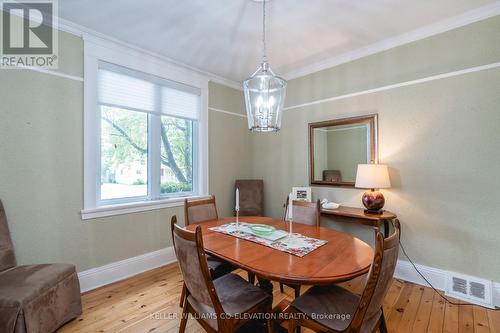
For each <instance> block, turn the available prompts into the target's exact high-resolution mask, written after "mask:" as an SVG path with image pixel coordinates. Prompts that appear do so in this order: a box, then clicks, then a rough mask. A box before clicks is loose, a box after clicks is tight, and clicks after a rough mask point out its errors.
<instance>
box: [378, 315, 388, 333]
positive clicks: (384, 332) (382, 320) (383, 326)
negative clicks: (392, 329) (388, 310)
mask: <svg viewBox="0 0 500 333" xmlns="http://www.w3.org/2000/svg"><path fill="white" fill-rule="evenodd" d="M378 329H379V330H380V333H387V332H388V331H387V323H386V322H385V316H384V311H383V310H382V315H381V316H380V324H379V328H378Z"/></svg>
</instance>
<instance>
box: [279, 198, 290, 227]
mask: <svg viewBox="0 0 500 333" xmlns="http://www.w3.org/2000/svg"><path fill="white" fill-rule="evenodd" d="M289 204H290V197H289V196H288V195H287V196H286V199H285V203H284V204H283V216H282V217H281V219H282V220H283V221H285V220H286V214H288V205H289Z"/></svg>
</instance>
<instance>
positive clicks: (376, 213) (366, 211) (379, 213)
mask: <svg viewBox="0 0 500 333" xmlns="http://www.w3.org/2000/svg"><path fill="white" fill-rule="evenodd" d="M365 214H373V215H382V214H384V210H383V209H379V210H371V209H365Z"/></svg>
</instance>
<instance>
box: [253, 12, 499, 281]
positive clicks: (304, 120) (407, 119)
mask: <svg viewBox="0 0 500 333" xmlns="http://www.w3.org/2000/svg"><path fill="white" fill-rule="evenodd" d="M499 31H500V17H494V18H491V19H488V20H485V21H482V22H478V23H474V24H472V25H469V26H466V27H463V28H460V29H456V30H453V31H449V32H446V33H442V34H439V35H436V36H434V37H430V38H427V39H424V40H421V41H418V42H414V43H411V44H407V45H404V46H400V47H397V48H394V49H391V50H388V51H386V52H382V53H379V54H375V55H372V56H368V57H365V58H363V59H359V60H356V61H353V62H350V63H347V64H343V65H340V66H337V67H334V68H331V69H327V70H323V71H321V72H318V73H314V74H311V75H308V76H305V77H302V78H298V79H295V80H291V81H290V82H289V89H288V91H287V100H286V105H287V106H293V105H297V104H299V103H306V102H311V101H314V100H317V99H322V98H328V97H333V96H337V95H341V94H345V93H350V92H357V91H359V90H364V89H370V88H377V87H379V86H381V85H386V84H392V83H397V82H403V81H407V80H413V79H418V78H422V77H427V76H429V75H434V74H440V73H446V72H449V71H453V70H459V69H464V68H469V67H471V66H479V65H484V64H489V63H494V62H499V61H500V34H499V33H498V32H499ZM499 87H500V69H498V68H497V69H491V70H485V71H481V72H476V73H471V74H467V75H461V76H456V77H451V78H447V79H441V80H437V81H432V82H427V83H422V84H417V85H412V86H407V87H402V88H396V89H392V90H388V91H385V92H379V93H372V94H367V95H362V96H357V97H352V98H347V99H342V100H337V101H334V102H329V103H322V104H317V105H314V106H308V107H302V108H298V109H292V110H289V111H285V113H284V117H283V124H282V130H281V131H280V132H279V133H277V134H275V135H266V136H264V135H257V134H254V135H251V151H252V162H253V163H252V168H251V170H252V176H253V177H262V178H264V180H265V188H266V192H265V195H266V207H267V214H269V215H272V216H274V217H279V216H280V215H281V204H282V202H283V200H284V199H285V196H286V194H287V193H289V192H290V189H291V187H292V186H301V185H307V184H308V182H309V179H308V135H307V133H308V132H307V124H308V123H310V122H316V121H321V120H327V119H334V118H344V117H350V116H356V115H364V114H372V113H378V114H379V150H380V162H381V163H386V164H388V165H389V166H390V167H391V180H392V184H393V188H391V189H388V190H384V193H385V195H386V200H387V204H386V208H387V209H389V210H392V211H394V212H396V213H397V214H398V215H399V217H400V218H401V222H402V224H403V232H402V240H403V243H404V245H405V246H406V249H407V251H408V253H409V254H410V255H411V256H412V257H413V259H415V261H416V262H418V263H420V264H424V265H428V266H432V267H437V268H441V269H447V270H452V271H457V272H462V273H466V274H470V275H474V276H480V277H484V278H489V279H492V280H495V281H500V266H499V265H498V258H497V253H498V252H499V251H500V245H499V244H500V221H499V217H498V207H499V205H498V194H497V193H498V188H500V178H499V177H497V176H496V174H497V173H498V168H499V166H500V153H499V147H500V112H499V105H500V94H499ZM361 195H362V192H361V191H360V190H357V189H342V188H326V187H314V188H313V198H324V197H326V198H328V199H330V200H331V201H336V202H340V203H342V204H345V205H350V206H361ZM322 223H324V224H325V225H330V226H332V227H335V228H338V229H341V230H347V231H350V232H353V233H354V234H356V235H358V236H359V237H361V238H363V239H365V240H367V241H370V242H371V241H372V239H373V234H372V232H371V231H370V230H368V229H366V228H363V227H361V226H352V225H346V224H340V223H337V222H333V221H331V220H327V219H324V220H323V221H322ZM400 259H404V258H403V257H402V256H401V257H400Z"/></svg>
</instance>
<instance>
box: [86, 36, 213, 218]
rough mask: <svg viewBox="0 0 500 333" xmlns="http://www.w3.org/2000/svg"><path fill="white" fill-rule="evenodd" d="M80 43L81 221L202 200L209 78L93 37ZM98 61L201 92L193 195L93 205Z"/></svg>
mask: <svg viewBox="0 0 500 333" xmlns="http://www.w3.org/2000/svg"><path fill="white" fill-rule="evenodd" d="M83 40H84V156H83V157H84V169H83V179H84V180H83V181H84V184H83V185H84V186H83V187H84V195H83V209H82V211H81V215H82V219H83V220H87V219H94V218H98V217H104V216H112V215H120V214H127V213H133V212H139V211H146V210H153V209H161V208H166V207H176V206H182V205H183V202H184V199H186V198H200V197H206V196H207V194H208V81H209V78H208V77H205V76H203V75H201V74H199V73H196V72H194V71H192V70H189V69H187V68H183V67H180V66H178V65H175V64H172V63H170V62H168V61H165V60H163V59H160V58H157V57H155V56H152V55H149V54H144V53H141V52H139V51H137V50H134V49H131V48H128V47H126V46H123V45H120V44H117V43H113V42H110V41H106V40H103V39H100V38H97V37H94V36H88V35H84V36H83ZM99 61H105V62H109V63H112V64H116V65H119V66H123V67H126V68H130V69H132V70H136V71H140V72H144V73H147V74H151V75H156V76H159V77H161V78H164V79H167V80H171V81H176V82H179V83H183V84H187V85H190V86H193V87H196V88H199V89H200V90H201V110H200V118H199V120H198V138H197V139H198V140H197V141H198V142H197V143H198V144H197V145H194V146H195V147H196V149H197V151H196V153H197V154H198V159H197V160H198V165H197V166H195V167H196V168H197V170H193V172H197V175H198V177H197V179H198V181H197V186H198V189H196V191H195V192H196V194H195V195H192V196H189V197H182V196H179V197H172V198H160V199H158V200H147V201H143V202H132V203H123V204H116V205H107V206H98V205H97V203H98V202H97V197H96V193H97V189H98V186H100V184H98V181H97V180H98V177H97V174H98V173H99V172H100V166H99V158H98V153H99V147H100V135H99V133H100V121H99V117H98V112H96V109H97V105H98V99H97V94H98V92H97V89H98V87H97V79H98V68H99Z"/></svg>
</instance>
